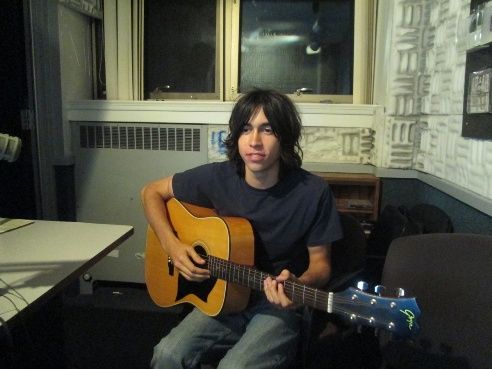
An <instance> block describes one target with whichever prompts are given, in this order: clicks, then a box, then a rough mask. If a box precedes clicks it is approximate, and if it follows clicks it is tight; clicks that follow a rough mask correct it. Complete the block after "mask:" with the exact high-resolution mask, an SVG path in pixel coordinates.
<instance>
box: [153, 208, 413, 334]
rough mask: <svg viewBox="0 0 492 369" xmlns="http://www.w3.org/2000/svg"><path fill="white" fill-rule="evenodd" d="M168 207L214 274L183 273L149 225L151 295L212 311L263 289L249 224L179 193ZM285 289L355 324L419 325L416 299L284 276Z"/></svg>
mask: <svg viewBox="0 0 492 369" xmlns="http://www.w3.org/2000/svg"><path fill="white" fill-rule="evenodd" d="M166 208H167V212H168V218H169V222H170V224H171V226H172V228H173V230H174V232H175V233H176V235H177V237H178V238H179V239H180V241H181V242H183V243H184V244H187V245H192V246H193V247H194V248H195V250H196V251H197V252H198V254H200V255H201V256H202V257H203V258H204V259H205V260H206V265H205V266H202V267H204V268H207V269H208V270H209V271H210V274H211V278H209V279H207V280H205V281H203V282H190V281H188V280H186V279H185V278H184V277H183V276H181V274H180V273H179V272H178V270H177V269H175V267H174V265H173V263H172V261H171V259H170V257H169V256H168V255H167V254H166V253H165V251H164V249H163V248H162V246H161V244H160V242H159V240H158V238H157V236H156V235H155V233H154V231H153V230H152V228H151V227H150V226H149V227H148V230H147V244H146V252H145V280H146V284H147V289H148V291H149V294H150V296H151V298H152V300H153V301H154V302H155V303H156V304H157V305H159V306H162V307H170V306H173V305H177V304H181V303H191V304H192V305H194V306H195V307H197V308H198V309H200V310H201V311H202V312H203V313H205V314H207V315H210V316H215V315H218V314H219V313H231V312H239V311H241V310H242V309H244V308H245V307H246V305H247V303H248V300H249V294H250V291H251V289H255V290H263V281H264V280H265V279H266V278H267V277H268V276H270V275H269V274H268V273H264V272H262V271H260V270H258V269H255V268H254V266H253V262H254V251H253V250H254V236H253V230H252V228H251V225H250V223H249V222H248V221H247V220H246V219H243V218H239V217H220V216H217V214H216V213H215V212H214V211H213V210H211V209H206V208H203V207H198V206H194V205H190V204H186V203H181V202H179V201H178V200H176V199H174V198H172V199H170V200H168V201H167V202H166ZM284 291H285V293H286V294H287V296H288V297H289V298H290V299H291V300H292V301H294V302H295V303H298V304H303V305H307V306H310V307H312V308H315V309H319V310H323V311H326V312H328V313H334V314H337V315H340V316H342V317H345V318H346V319H348V320H349V321H350V322H352V323H354V324H358V325H363V326H369V327H374V328H378V329H385V330H387V331H389V332H392V333H395V334H397V335H398V336H400V337H408V336H412V335H414V334H416V333H417V332H418V330H419V326H418V318H419V316H420V309H419V307H418V306H417V303H416V300H415V298H408V297H399V298H390V297H383V296H379V295H373V294H370V293H367V292H363V291H361V290H359V289H355V288H348V289H347V290H345V291H342V292H338V293H333V292H329V291H328V292H327V291H323V290H320V289H317V288H312V287H309V286H305V285H303V284H300V283H297V282H294V281H285V282H284Z"/></svg>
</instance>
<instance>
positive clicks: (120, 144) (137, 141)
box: [79, 124, 200, 151]
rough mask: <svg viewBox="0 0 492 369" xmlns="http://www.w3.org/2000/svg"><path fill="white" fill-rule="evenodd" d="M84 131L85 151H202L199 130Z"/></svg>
mask: <svg viewBox="0 0 492 369" xmlns="http://www.w3.org/2000/svg"><path fill="white" fill-rule="evenodd" d="M79 128H80V147H81V148H84V149H127V150H165V151H200V129H199V128H181V127H178V128H172V127H156V126H142V125H137V126H131V125H116V124H111V125H101V124H97V125H87V124H83V125H80V126H79Z"/></svg>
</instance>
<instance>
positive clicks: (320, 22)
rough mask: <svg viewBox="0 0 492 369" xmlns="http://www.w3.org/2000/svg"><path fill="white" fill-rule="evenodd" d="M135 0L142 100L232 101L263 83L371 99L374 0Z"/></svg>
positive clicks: (301, 95)
mask: <svg viewBox="0 0 492 369" xmlns="http://www.w3.org/2000/svg"><path fill="white" fill-rule="evenodd" d="M133 1H134V2H138V3H139V4H142V1H144V2H143V7H144V11H143V18H142V19H143V22H142V23H143V40H144V41H143V45H144V47H143V56H144V57H143V65H144V68H143V98H144V99H149V98H150V99H214V100H234V99H235V98H236V97H237V95H238V94H240V93H243V92H247V91H248V90H250V89H251V88H253V87H262V88H274V89H277V90H279V91H281V92H283V93H286V94H289V95H290V96H291V97H293V99H294V100H297V101H304V102H321V101H325V102H337V103H340V102H344V103H352V102H356V103H368V102H370V101H369V100H370V98H369V97H368V96H369V93H368V91H370V86H369V84H370V83H369V81H370V80H371V78H370V76H371V70H372V55H371V52H372V35H373V24H374V22H373V19H374V8H375V7H374V1H375V0H187V1H182V0H181V1H180V0H166V1H162V0H140V1H139V0H133ZM105 11H106V8H105ZM118 16H119V15H118ZM121 26H124V24H123V25H119V24H118V27H121ZM140 32H141V31H140ZM118 33H119V31H118ZM117 37H119V36H117ZM137 39H138V38H137ZM108 42H109V41H106V44H108ZM117 44H118V43H117ZM140 63H142V62H140ZM118 88H119V85H118Z"/></svg>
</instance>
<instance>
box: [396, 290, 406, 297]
mask: <svg viewBox="0 0 492 369" xmlns="http://www.w3.org/2000/svg"><path fill="white" fill-rule="evenodd" d="M396 294H397V296H398V297H404V296H405V290H404V289H403V288H398V289H397V290H396Z"/></svg>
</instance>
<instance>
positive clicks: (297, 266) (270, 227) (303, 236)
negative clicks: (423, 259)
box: [173, 162, 342, 276]
mask: <svg viewBox="0 0 492 369" xmlns="http://www.w3.org/2000/svg"><path fill="white" fill-rule="evenodd" d="M173 191H174V195H175V197H176V198H177V199H178V200H180V201H183V202H188V203H191V204H195V205H199V206H203V207H208V208H212V209H215V211H216V212H217V213H218V214H219V215H220V216H237V217H242V218H245V219H247V220H249V222H250V223H251V225H252V227H253V230H254V236H255V265H256V267H257V268H258V269H260V270H262V271H265V272H268V273H271V274H274V275H277V274H278V273H280V271H281V270H282V269H288V270H289V271H291V272H292V273H294V274H295V275H297V276H299V275H301V274H302V273H303V272H304V271H305V270H306V269H307V266H308V262H309V260H308V259H309V258H308V252H307V247H309V246H319V245H327V244H329V243H331V242H333V241H336V240H338V239H340V238H342V230H341V226H340V221H339V218H338V212H337V210H336V208H335V203H334V199H333V195H332V193H331V190H330V188H329V186H328V184H327V183H326V182H325V181H324V180H323V179H322V178H321V177H318V176H316V175H313V174H312V173H309V172H308V171H306V170H303V169H296V170H292V171H290V172H288V173H286V175H285V176H284V177H283V178H282V180H281V181H279V182H278V183H277V184H276V185H275V186H273V187H271V188H269V189H266V190H258V189H255V188H253V187H251V186H249V185H248V184H247V183H246V182H245V180H244V178H242V177H241V176H239V175H238V174H237V172H236V168H235V166H234V165H233V164H232V163H231V162H221V163H211V164H205V165H202V166H199V167H197V168H194V169H190V170H187V171H185V172H182V173H177V174H175V175H174V178H173Z"/></svg>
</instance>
